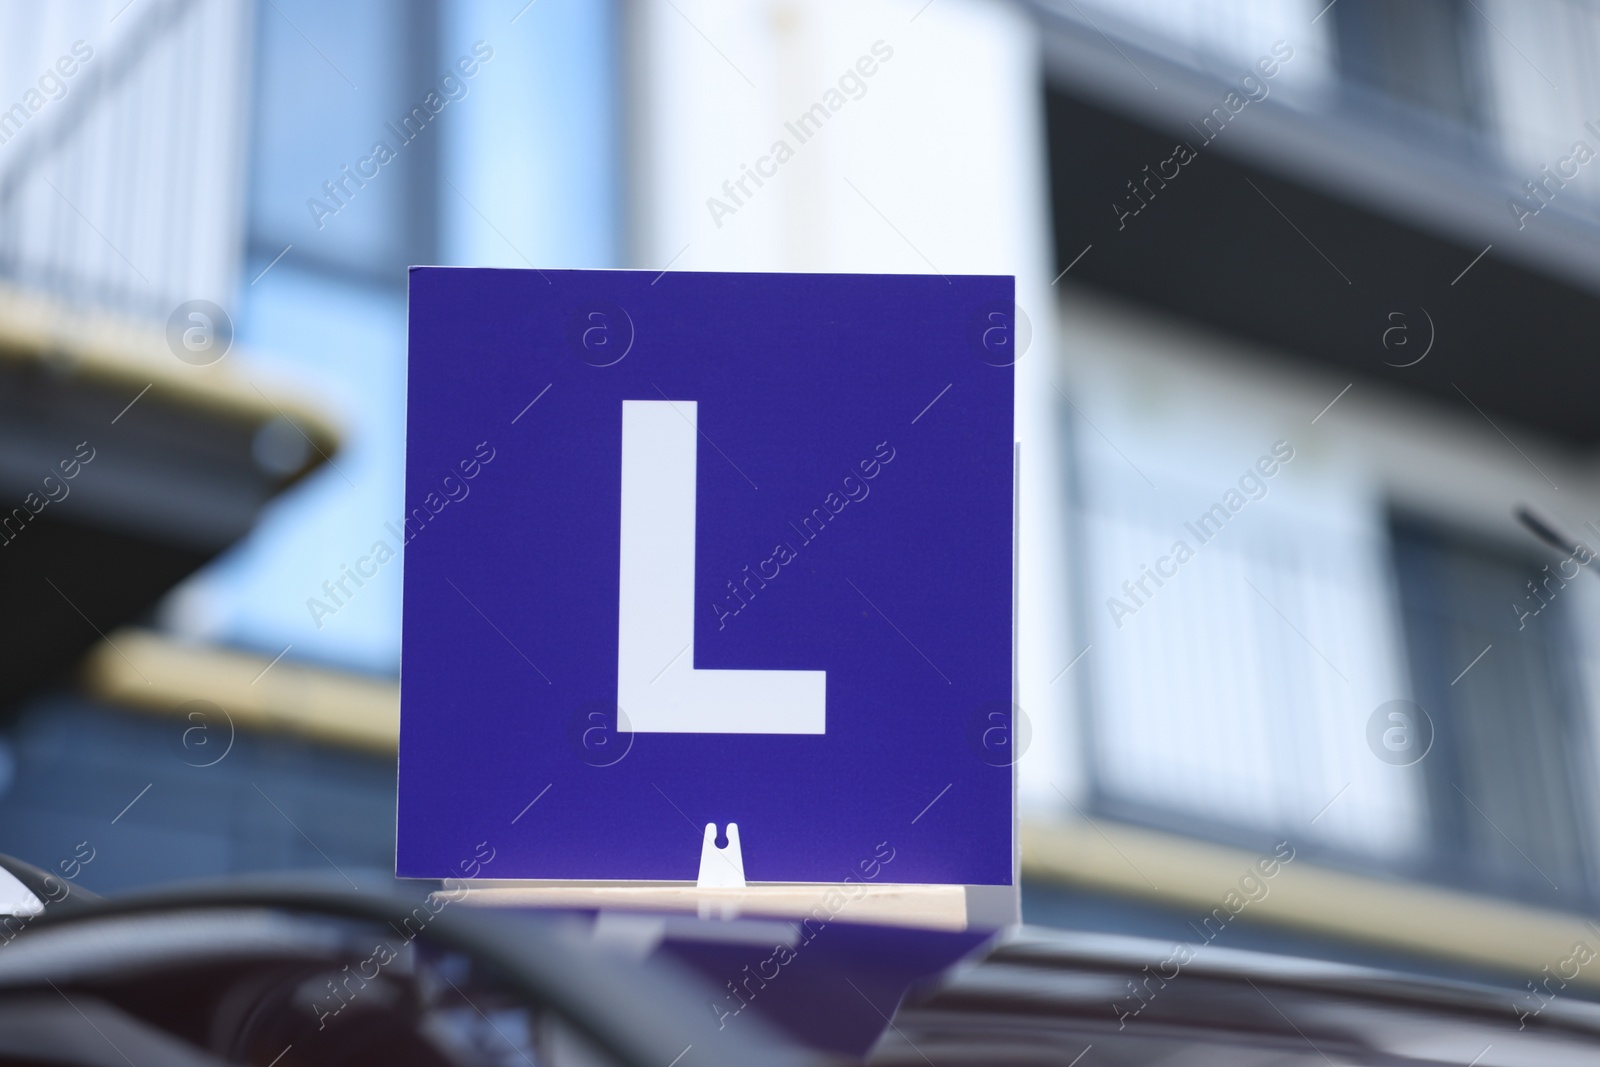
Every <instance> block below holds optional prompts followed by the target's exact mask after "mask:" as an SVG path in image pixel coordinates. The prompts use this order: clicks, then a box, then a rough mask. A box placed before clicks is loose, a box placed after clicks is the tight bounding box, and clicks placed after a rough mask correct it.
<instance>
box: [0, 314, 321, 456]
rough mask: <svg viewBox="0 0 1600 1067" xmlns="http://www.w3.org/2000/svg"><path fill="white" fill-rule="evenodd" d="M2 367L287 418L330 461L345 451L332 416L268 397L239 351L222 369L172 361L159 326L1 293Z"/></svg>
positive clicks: (251, 416)
mask: <svg viewBox="0 0 1600 1067" xmlns="http://www.w3.org/2000/svg"><path fill="white" fill-rule="evenodd" d="M0 361H7V362H22V363H37V364H40V365H43V366H47V367H49V368H50V369H51V370H52V371H53V372H55V373H57V374H60V375H63V376H65V377H67V378H72V377H81V378H84V379H87V380H89V381H95V382H99V383H102V384H106V385H112V386H122V387H126V388H128V389H130V390H132V391H133V392H137V391H138V390H140V389H143V388H144V387H145V386H147V385H151V386H153V389H152V390H151V392H152V394H153V398H154V399H164V400H165V401H166V402H167V403H174V404H180V405H185V406H188V405H192V406H194V407H198V408H201V409H205V410H209V411H210V413H211V414H212V415H213V416H215V417H217V418H222V419H233V420H237V421H240V422H246V423H251V424H256V423H262V422H266V421H268V420H269V419H272V418H274V417H275V416H277V415H278V414H279V412H280V411H281V412H282V413H283V414H285V415H287V416H288V417H289V418H290V419H292V420H293V421H294V423H295V424H296V425H297V426H299V427H300V429H301V431H302V432H304V433H305V434H306V435H307V436H308V437H310V438H311V439H312V441H313V442H315V444H316V447H317V448H319V449H321V450H322V451H323V452H324V453H325V454H328V455H332V454H333V453H334V451H336V450H337V449H338V447H339V434H338V432H337V431H336V430H335V429H334V425H333V423H332V422H331V421H330V420H329V419H328V417H327V416H326V415H324V414H323V413H321V412H320V411H318V410H317V409H316V408H314V407H312V406H310V405H309V404H306V403H305V402H303V401H300V400H297V399H295V398H294V397H292V396H285V395H284V394H283V389H282V386H281V384H278V383H274V384H273V385H272V386H271V387H270V388H269V389H268V390H267V391H266V392H265V393H263V392H261V391H258V390H257V389H256V388H255V387H254V386H253V385H252V384H251V382H250V381H249V380H247V379H246V378H245V377H244V376H243V375H242V374H240V373H238V371H237V368H238V366H239V365H240V363H241V362H242V361H243V360H242V358H241V353H240V352H239V350H238V348H237V347H235V348H234V349H233V350H231V351H230V352H229V353H228V354H227V355H226V356H224V357H223V358H222V360H220V361H219V362H217V363H214V364H211V365H209V366H204V367H196V366H193V365H191V364H188V363H185V362H183V361H182V360H180V359H178V358H177V357H176V356H174V355H173V354H172V352H171V350H170V349H169V348H168V347H167V343H166V337H165V333H164V331H163V329H162V328H161V327H160V326H159V325H152V324H151V323H148V322H141V321H136V320H130V319H123V318H118V317H115V316H111V315H106V314H103V313H99V312H91V311H85V310H83V309H76V308H68V307H67V306H66V305H64V304H60V303H57V302H56V301H53V300H51V299H49V298H46V297H43V296H39V295H36V294H33V293H27V292H23V291H21V290H18V289H13V288H10V287H6V286H0ZM129 395H130V396H131V395H132V393H130V394H129ZM269 395H270V397H271V399H268V396H269Z"/></svg>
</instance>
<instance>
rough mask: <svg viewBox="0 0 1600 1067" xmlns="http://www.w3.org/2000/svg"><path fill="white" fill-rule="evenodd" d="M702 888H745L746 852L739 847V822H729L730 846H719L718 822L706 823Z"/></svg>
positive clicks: (701, 852) (702, 857) (700, 883)
mask: <svg viewBox="0 0 1600 1067" xmlns="http://www.w3.org/2000/svg"><path fill="white" fill-rule="evenodd" d="M699 888H701V889H743V888H745V884H744V853H743V852H742V851H740V849H739V824H738V823H736V822H730V823H729V824H728V847H727V848H718V847H717V824H716V823H714V822H708V823H706V836H705V840H704V841H702V842H701V843H700V882H699Z"/></svg>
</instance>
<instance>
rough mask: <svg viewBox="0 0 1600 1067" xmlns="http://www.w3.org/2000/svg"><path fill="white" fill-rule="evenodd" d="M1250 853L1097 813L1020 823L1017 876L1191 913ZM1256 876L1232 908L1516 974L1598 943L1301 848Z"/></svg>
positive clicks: (1593, 976)
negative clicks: (1342, 867) (1308, 855)
mask: <svg viewBox="0 0 1600 1067" xmlns="http://www.w3.org/2000/svg"><path fill="white" fill-rule="evenodd" d="M1290 843H1291V844H1293V842H1292V841H1291V842H1290ZM1260 858H1261V857H1259V856H1257V855H1255V854H1253V853H1250V852H1244V851H1241V850H1238V849H1233V848H1226V847H1223V846H1220V845H1212V844H1208V843H1205V842H1200V841H1195V840H1192V839H1190V838H1185V837H1179V836H1177V835H1174V834H1165V833H1160V832H1157V831H1154V830H1146V829H1142V828H1139V827H1134V826H1129V825H1126V824H1124V823H1116V822H1111V821H1107V820H1103V819H1097V820H1095V821H1094V822H1093V823H1092V824H1091V823H1087V822H1084V821H1082V820H1076V819H1075V820H1072V821H1070V822H1062V823H1051V824H1043V823H1039V822H1024V823H1023V825H1022V873H1023V875H1024V877H1028V878H1033V879H1038V880H1039V881H1041V882H1056V883H1060V884H1065V885H1071V886H1077V887H1082V888H1085V889H1093V890H1098V891H1102V892H1110V893H1114V894H1116V895H1118V896H1134V897H1139V898H1142V899H1145V900H1148V901H1151V902H1153V903H1157V904H1164V905H1167V906H1170V907H1176V908H1180V909H1183V910H1188V911H1192V912H1193V913H1194V921H1195V923H1196V924H1198V923H1199V922H1200V921H1201V920H1202V919H1203V918H1204V917H1205V916H1207V915H1209V914H1211V911H1212V909H1214V908H1219V907H1222V904H1223V898H1224V897H1225V896H1226V895H1227V894H1228V891H1229V890H1230V889H1231V890H1235V891H1236V892H1237V891H1238V884H1239V879H1240V878H1241V877H1242V876H1243V875H1244V874H1245V873H1246V872H1247V871H1249V870H1250V869H1251V868H1252V867H1253V866H1254V864H1255V863H1256V861H1257V860H1259V859H1260ZM1258 877H1259V876H1258ZM1263 881H1264V882H1265V884H1266V885H1267V887H1268V893H1267V895H1266V896H1265V897H1264V898H1262V899H1261V900H1259V901H1257V902H1254V903H1250V904H1248V905H1246V906H1245V907H1244V909H1243V910H1242V911H1241V912H1240V914H1242V915H1246V916H1248V917H1249V918H1251V919H1264V920H1267V921H1270V922H1273V923H1278V924H1280V925H1283V926H1288V927H1293V928H1295V929H1296V930H1300V931H1303V932H1306V933H1313V934H1320V935H1326V936H1329V937H1334V938H1340V939H1346V940H1351V941H1360V942H1365V943H1367V944H1370V945H1376V946H1380V947H1383V948H1388V949H1399V950H1401V951H1405V952H1413V953H1420V954H1423V955H1427V956H1433V957H1436V958H1439V959H1443V960H1451V961H1456V962H1460V963H1465V964H1471V965H1474V966H1479V967H1485V968H1492V969H1495V970H1500V971H1510V972H1513V973H1522V974H1526V975H1527V977H1528V978H1529V979H1530V980H1533V979H1540V978H1543V977H1545V976H1544V974H1543V969H1544V968H1545V967H1546V966H1548V967H1550V969H1551V971H1552V973H1554V972H1556V971H1557V970H1558V966H1559V965H1560V964H1561V963H1562V961H1565V960H1568V959H1569V958H1570V957H1571V956H1572V954H1573V953H1572V949H1573V946H1574V944H1575V943H1576V942H1578V941H1583V942H1585V943H1587V944H1588V946H1589V947H1590V949H1591V950H1593V951H1596V952H1600V935H1596V933H1595V932H1594V931H1593V930H1592V929H1590V928H1589V927H1588V926H1587V925H1586V924H1585V921H1584V917H1583V916H1581V915H1574V914H1569V913H1566V912H1558V911H1551V910H1548V909H1544V908H1534V907H1527V906H1524V905H1521V904H1515V903H1511V902H1508V901H1504V900H1498V899H1495V898H1491V897H1483V896H1476V895H1473V894H1469V893H1462V892H1457V891H1455V890H1449V889H1441V888H1438V887H1435V886H1424V885H1419V884H1417V883H1414V882H1389V881H1384V880H1381V879H1378V878H1373V877H1368V876H1363V875H1358V874H1351V873H1348V872H1345V871H1337V870H1332V869H1330V868H1327V867H1318V866H1316V865H1314V864H1311V863H1308V862H1306V861H1305V860H1303V859H1296V860H1294V861H1293V862H1291V863H1288V864H1286V865H1283V866H1282V867H1281V868H1280V869H1279V870H1278V872H1277V874H1276V875H1275V876H1274V877H1272V878H1271V879H1264V880H1263ZM1257 892H1258V893H1259V890H1258V891H1257ZM1224 936H1225V935H1224ZM1572 981H1574V982H1576V983H1577V984H1580V985H1583V986H1587V987H1589V988H1600V967H1594V968H1588V969H1584V970H1580V971H1578V974H1577V976H1576V977H1575V978H1573V979H1572Z"/></svg>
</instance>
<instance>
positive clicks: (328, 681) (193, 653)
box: [84, 629, 400, 756]
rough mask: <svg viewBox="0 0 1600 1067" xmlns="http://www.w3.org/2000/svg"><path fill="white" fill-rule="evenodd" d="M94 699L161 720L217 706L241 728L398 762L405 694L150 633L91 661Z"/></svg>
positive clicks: (130, 636) (87, 666)
mask: <svg viewBox="0 0 1600 1067" xmlns="http://www.w3.org/2000/svg"><path fill="white" fill-rule="evenodd" d="M84 677H85V683H86V687H87V688H88V690H89V692H90V694H91V695H93V696H95V697H98V698H100V699H102V700H107V701H111V702H113V703H117V704H122V705H126V706H128V707H131V708H135V709H138V710H143V711H150V712H155V713H158V714H168V715H178V716H184V715H187V713H188V712H189V711H191V710H193V709H191V708H188V707H184V706H183V705H184V704H185V702H187V701H191V700H209V701H211V702H212V703H214V704H216V705H217V706H218V707H220V708H222V710H223V711H225V712H226V713H227V715H228V718H229V720H230V721H231V722H232V723H233V724H234V726H235V727H237V728H239V729H244V730H261V731H283V732H288V733H293V734H299V735H301V736H303V737H307V738H309V739H311V740H313V741H320V742H323V743H325V744H331V745H342V746H345V747H349V748H356V749H362V750H365V751H368V752H375V753H380V754H382V755H387V756H393V755H394V754H395V752H396V751H397V749H398V747H399V739H400V688H399V686H398V685H397V684H396V683H394V682H386V681H381V680H378V679H375V678H363V677H361V676H359V675H354V674H346V673H342V672H338V671H331V670H326V669H322V668H318V667H308V666H305V665H304V664H299V663H295V662H293V661H291V660H279V661H278V662H277V663H272V661H271V660H270V659H269V658H268V657H265V656H255V655H251V654H249V653H245V652H233V651H228V650H224V649H219V648H214V647H210V646H205V645H188V644H182V643H180V642H178V641H174V640H173V639H171V638H169V637H165V636H163V635H161V634H158V633H155V632H153V631H150V630H135V629H126V630H118V631H116V632H115V633H113V634H112V635H111V637H110V641H109V643H108V642H105V641H102V642H100V643H99V644H97V645H96V646H95V647H94V648H93V649H91V650H90V652H89V654H88V656H86V657H85V659H84Z"/></svg>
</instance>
